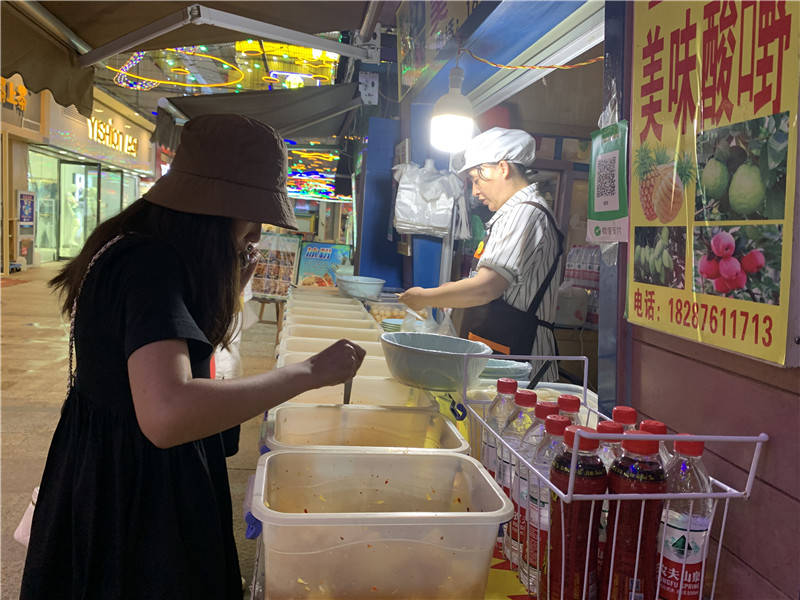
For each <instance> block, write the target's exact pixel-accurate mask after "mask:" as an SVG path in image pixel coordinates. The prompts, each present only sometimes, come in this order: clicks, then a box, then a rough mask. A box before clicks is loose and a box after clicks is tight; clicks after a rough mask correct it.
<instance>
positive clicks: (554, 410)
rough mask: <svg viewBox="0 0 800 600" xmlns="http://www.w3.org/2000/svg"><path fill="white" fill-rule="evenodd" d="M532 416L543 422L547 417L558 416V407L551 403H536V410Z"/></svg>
mask: <svg viewBox="0 0 800 600" xmlns="http://www.w3.org/2000/svg"><path fill="white" fill-rule="evenodd" d="M533 414H534V415H535V416H536V418H537V419H541V420H542V421H544V420H545V419H546V418H547V416H548V415H557V414H558V406H557V405H555V404H553V403H552V402H537V403H536V409H535V410H534V411H533Z"/></svg>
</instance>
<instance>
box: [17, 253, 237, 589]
mask: <svg viewBox="0 0 800 600" xmlns="http://www.w3.org/2000/svg"><path fill="white" fill-rule="evenodd" d="M185 276H186V275H185V270H184V268H183V267H182V263H181V262H180V260H179V258H178V256H177V254H176V252H175V251H174V250H173V249H172V247H171V246H169V245H168V244H166V243H163V242H157V241H154V240H151V239H148V238H142V237H135V238H123V239H122V240H120V241H119V242H117V243H116V244H114V245H113V246H111V247H110V248H109V249H108V250H107V251H106V253H105V254H104V255H103V256H101V257H100V258H99V259H98V261H97V262H96V263H95V265H94V267H93V268H92V270H91V272H90V273H89V275H88V277H87V279H86V282H85V284H84V288H83V291H82V292H81V296H80V298H79V300H78V311H77V316H76V322H75V348H76V350H75V351H76V357H77V371H76V383H75V386H74V388H73V390H72V392H71V393H70V394H69V397H68V398H67V400H66V402H65V403H64V406H63V409H62V414H61V419H60V421H59V423H58V426H57V428H56V431H55V433H54V435H53V440H52V443H51V445H50V451H49V453H48V457H47V464H46V466H45V471H44V475H43V477H42V482H41V486H40V491H39V497H38V501H37V505H36V511H35V513H34V517H33V524H32V527H31V538H30V545H29V547H28V555H27V559H26V562H25V571H24V575H23V579H22V591H21V596H20V597H21V598H22V599H23V600H33V599H40V598H41V599H45V598H47V599H49V600H51V599H53V598H60V599H78V598H81V599H84V600H88V599H95V598H96V599H98V600H100V599H102V600H112V599H123V598H125V599H128V598H130V599H137V600H138V599H161V598H163V599H169V600H176V599H184V598H185V599H187V600H188V599H190V598H191V599H192V600H196V599H198V598H208V599H214V600H220V599H231V598H236V599H240V598H241V597H242V589H241V587H242V586H241V576H240V573H239V561H238V558H237V554H236V546H235V544H234V538H233V523H232V511H231V496H230V489H229V487H228V473H227V469H226V464H225V456H226V452H225V447H224V441H223V436H222V435H221V434H217V435H213V436H211V437H208V438H206V439H204V440H200V441H197V442H192V443H188V444H183V445H181V446H177V447H173V448H169V449H166V450H161V449H159V448H157V447H155V446H154V445H153V444H152V443H150V441H148V439H147V438H146V437H145V436H144V434H143V433H142V431H141V430H140V429H139V425H138V422H137V420H136V415H135V413H134V407H133V400H132V398H131V392H130V387H129V384H128V372H127V360H128V357H129V356H130V355H131V354H132V353H133V352H134V351H135V350H136V349H138V348H140V347H142V346H144V345H146V344H149V343H151V342H155V341H159V340H165V339H176V338H178V339H184V340H186V341H187V343H188V346H189V354H190V360H191V366H192V373H193V375H194V377H208V376H209V360H210V357H211V355H212V351H213V349H212V347H211V345H210V344H209V342H208V340H207V339H206V337H205V335H204V334H203V332H202V331H201V330H200V328H199V327H198V326H197V324H196V322H195V320H194V319H193V318H192V314H191V310H190V308H189V307H188V306H187V304H186V301H185V294H184V290H185V289H186V281H185Z"/></svg>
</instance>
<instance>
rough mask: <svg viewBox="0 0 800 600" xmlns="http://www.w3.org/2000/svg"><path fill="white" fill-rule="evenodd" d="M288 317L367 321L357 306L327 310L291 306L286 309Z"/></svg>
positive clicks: (316, 307)
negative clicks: (302, 316) (303, 316)
mask: <svg viewBox="0 0 800 600" xmlns="http://www.w3.org/2000/svg"><path fill="white" fill-rule="evenodd" d="M289 315H306V316H311V317H329V318H333V319H368V318H369V314H368V313H367V311H366V310H364V308H363V307H362V308H358V307H357V306H343V307H341V308H337V307H335V306H329V307H328V308H325V307H321V306H309V305H302V306H292V307H291V308H287V311H286V316H289Z"/></svg>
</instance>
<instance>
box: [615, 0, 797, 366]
mask: <svg viewBox="0 0 800 600" xmlns="http://www.w3.org/2000/svg"><path fill="white" fill-rule="evenodd" d="M799 49H800V3H798V2H770V1H761V2H756V1H752V0H740V1H712V2H653V1H647V2H644V1H643V2H636V3H635V7H634V59H633V89H632V98H633V110H632V117H631V124H630V128H631V165H630V168H631V190H630V197H631V209H630V210H631V215H630V227H631V230H630V240H631V242H632V243H631V244H630V246H629V251H630V254H629V265H630V268H629V270H628V319H629V320H630V321H631V322H632V323H635V324H637V325H644V326H646V327H651V328H653V329H658V330H661V331H664V332H667V333H670V334H673V335H678V336H681V337H685V338H688V339H692V340H696V341H700V342H702V343H707V344H710V345H713V346H717V347H720V348H725V349H728V350H732V351H735V352H739V353H741V354H746V355H749V356H753V357H757V358H760V359H764V360H767V361H770V362H774V363H778V364H783V363H784V361H785V353H786V331H787V320H788V309H789V284H790V273H791V251H792V235H793V231H794V223H793V220H794V218H793V217H794V191H795V176H796V173H795V165H796V149H797V109H798V101H797V99H798V73H799V72H800V60H798V50H799Z"/></svg>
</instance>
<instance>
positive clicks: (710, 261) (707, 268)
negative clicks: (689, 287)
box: [697, 256, 719, 279]
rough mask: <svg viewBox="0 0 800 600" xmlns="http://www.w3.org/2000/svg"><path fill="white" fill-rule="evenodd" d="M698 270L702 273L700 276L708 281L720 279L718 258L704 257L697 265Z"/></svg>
mask: <svg viewBox="0 0 800 600" xmlns="http://www.w3.org/2000/svg"><path fill="white" fill-rule="evenodd" d="M697 270H698V271H700V275H702V276H703V277H705V278H707V279H716V278H717V277H719V261H718V260H717V259H716V258H708V256H703V257H702V258H701V259H700V263H699V264H698V265H697Z"/></svg>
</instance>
